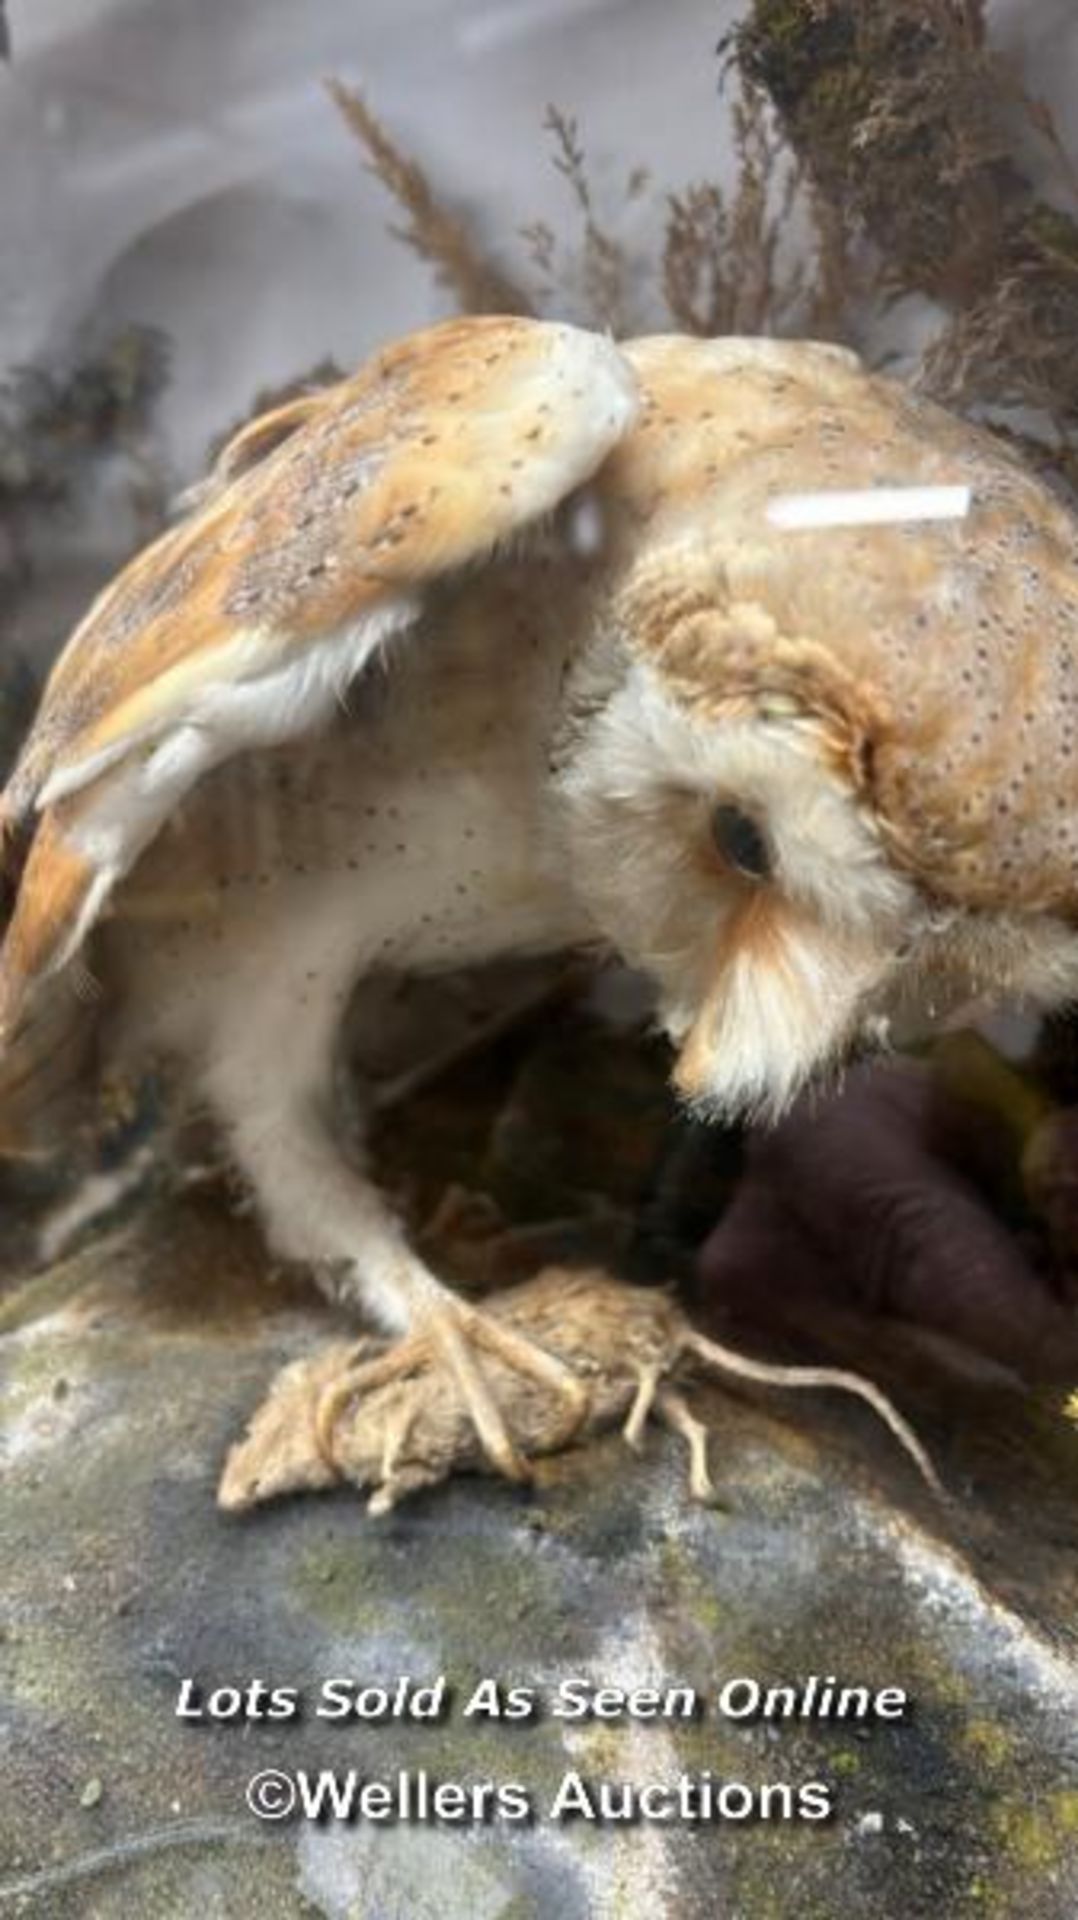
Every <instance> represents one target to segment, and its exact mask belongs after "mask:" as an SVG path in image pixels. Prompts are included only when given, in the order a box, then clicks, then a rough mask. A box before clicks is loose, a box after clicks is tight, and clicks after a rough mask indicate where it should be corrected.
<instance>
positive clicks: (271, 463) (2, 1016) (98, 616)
mask: <svg viewBox="0 0 1078 1920" xmlns="http://www.w3.org/2000/svg"><path fill="white" fill-rule="evenodd" d="M635 410H636V387H635V381H634V377H633V374H632V372H631V370H630V368H629V367H628V364H627V362H626V361H625V360H624V359H623V358H622V356H621V354H620V353H619V352H618V350H617V348H616V347H615V346H614V345H613V344H612V343H611V342H609V341H606V340H604V339H601V338H599V337H597V336H595V335H593V334H588V333H585V332H582V331H580V330H578V329H576V328H573V327H568V326H560V325H554V324H549V323H544V322H539V321H534V320H523V319H499V318H487V317H483V318H469V319H459V320H453V321H448V322H446V323H444V324H442V325H440V326H436V327H432V328H430V329H429V330H427V331H425V332H422V333H419V334H415V335H412V336H410V337H409V338H407V339H405V340H403V341H401V342H399V343H397V344H395V345H393V346H391V347H389V348H387V349H386V350H385V351H383V352H382V353H380V354H378V355H377V356H376V357H375V358H374V359H373V360H372V361H370V362H369V363H368V364H367V365H366V366H364V367H363V368H361V369H360V371H359V373H358V374H356V375H355V377H354V378H352V379H349V380H346V381H343V382H342V383H341V384H340V385H338V386H335V387H332V388H329V389H327V390H325V391H324V392H321V393H315V394H311V395H307V396H305V397H304V398H302V399H300V400H297V401H293V402H292V403H291V404H289V405H287V406H285V407H281V408H278V409H276V410H275V411H274V412H273V413H271V414H269V415H266V416H265V417H264V418H263V419H261V420H257V421H255V422H254V423H253V424H252V425H250V426H248V427H246V428H244V429H243V430H242V431H241V432H240V433H239V434H238V435H237V436H236V437H235V438H234V439H233V440H232V441H231V442H230V443H229V445H228V446H227V447H226V448H225V449H224V452H223V453H222V454H221V456H220V457H219V459H218V461H217V465H216V467H215V469H214V471H213V473H212V474H211V476H210V480H209V482H208V483H207V485H206V487H205V488H204V489H203V490H202V493H201V497H200V500H199V504H198V506H197V508H196V511H195V512H194V513H193V515H192V516H191V517H190V518H189V519H187V520H185V521H184V522H182V523H181V524H180V525H178V526H176V527H174V528H172V529H171V530H170V531H168V532H166V533H165V534H164V535H162V537H161V538H160V539H158V540H157V541H155V542H154V543H153V545H151V546H150V547H149V548H147V549H146V550H145V552H143V553H142V554H140V555H138V556H137V557H136V559H135V560H133V561H132V562H131V564H130V565H129V566H128V567H127V568H126V569H125V570H124V571H123V572H122V573H121V574H120V575H119V577H118V578H117V579H116V580H115V581H114V582H113V584H112V585H111V586H110V587H108V588H107V589H106V591H105V592H104V593H103V594H102V595H101V597H100V598H99V599H98V600H97V601H96V602H95V604H94V605H93V606H92V608H91V609H90V612H89V614H88V615H87V617H86V619H85V620H84V621H83V623H82V625H81V626H80V627H79V628H78V630H77V631H76V633H75V634H74V635H73V637H72V639H71V640H70V641H69V643H68V645H67V647H66V648H65V649H64V651H63V653H62V654H61V655H60V658H59V659H58V661H57V663H56V665H55V667H54V669H53V672H52V674H51V676H50V679H49V682H48V685H47V687H46V689H45V693H44V697H43V699H42V703H41V707H40V710H39V712H38V715H37V719H36V721H35V723H34V726H33V728H32V730H31V733H30V736H29V738H28V740H27V742H26V745H25V747H24V750H23V753H22V756H21V758H20V760H19V763H18V765H17V767H16V770H15V772H14V774H13V776H12V779H11V781H10V782H9V785H8V787H7V789H6V791H5V792H4V794H3V796H2V797H0V843H2V844H3V846H4V847H5V849H6V851H5V854H4V860H3V872H4V875H5V884H6V891H7V906H8V910H9V913H10V916H11V917H10V924H9V927H8V932H7V936H6V940H5V943H4V948H3V953H2V956H0V1025H2V1024H10V1020H11V1017H12V1012H13V1009H14V1008H16V1007H17V1006H18V1004H19V1003H20V1002H21V999H22V997H23V995H24V992H25V989H26V986H27V985H28V984H29V983H31V982H32V981H33V980H34V979H35V978H37V977H40V976H41V975H42V974H44V973H47V972H51V971H54V970H55V969H56V968H57V967H58V966H60V965H62V964H63V963H64V962H65V961H66V960H67V959H68V958H69V957H70V955H71V954H72V953H73V952H74V951H75V949H76V948H77V947H78V945H79V944H80V942H81V940H82V938H83V937H84V935H85V933H86V931H87V929H88V927H89V926H90V925H91V923H92V921H93V920H94V918H95V917H96V915H97V914H98V912H99V911H100V909H101V906H102V904H103V902H104V900H105V899H106V898H107V895H108V893H109V892H110V890H111V889H112V887H113V886H114V885H115V884H116V882H117V880H119V879H120V878H121V877H122V875H123V874H124V873H125V872H127V871H128V869H129V868H130V866H131V865H132V863H133V862H134V860H135V859H136V858H137V857H138V855H139V853H140V852H141V851H142V849H143V848H144V847H145V846H146V844H147V843H148V841H149V840H150V839H151V838H152V837H153V835H154V834H155V833H156V832H157V830H158V828H159V827H160V825H161V824H162V822H163V820H164V819H165V818H166V817H167V815H168V814H169V813H170V812H171V811H172V810H173V808H174V807H175V806H176V805H177V804H178V802H179V801H180V800H181V799H182V798H183V796H184V794H185V793H186V792H187V791H188V789H189V788H190V787H191V786H192V784H193V783H194V782H195V781H196V780H198V779H199V778H200V777H201V776H202V774H204V773H205V772H206V771H207V770H208V769H209V768H210V767H212V766H214V765H216V764H218V763H219V762H220V761H222V760H224V759H226V758H228V757H229V756H230V755H232V754H233V753H236V752H238V751H240V750H242V749H244V748H250V747H257V746H268V745H273V744H276V743H278V742H280V741H283V740H286V739H289V738H292V737H294V736H295V735H297V734H299V733H302V732H305V731H307V730H308V729H310V728H312V727H315V726H317V725H318V724H319V723H320V722H321V721H323V720H324V719H326V718H328V716H329V715H330V714H331V713H332V712H333V710H334V707H335V705H336V703H337V701H338V700H339V699H340V697H341V694H342V692H343V690H344V689H345V688H346V686H347V685H348V684H349V683H350V682H351V681H352V680H354V678H355V677H356V675H357V674H359V673H361V672H362V670H363V668H364V667H365V665H366V664H367V662H368V661H369V660H370V659H371V657H372V655H373V654H375V653H376V652H377V651H378V650H380V649H382V648H384V646H385V645H386V643H387V642H389V641H391V640H393V639H394V638H395V636H397V635H399V634H401V633H402V632H403V630H404V629H406V628H407V627H408V626H409V625H410V624H411V623H412V622H413V621H414V620H415V617H416V615H417V613H418V612H419V611H420V609H421V607H422V605H423V600H424V591H425V589H426V588H427V587H429V585H430V584H431V583H432V582H434V581H435V580H437V579H438V578H439V577H440V576H443V575H445V574H446V573H447V572H449V571H451V570H453V569H455V568H458V567H461V566H462V565H464V564H466V563H468V562H474V561H476V560H478V559H482V558H484V557H486V556H488V555H490V554H491V553H492V552H493V551H494V550H495V549H496V548H497V546H498V545H499V543H500V542H502V541H504V540H506V539H507V538H509V537H510V536H512V535H513V534H515V533H516V532H517V531H518V530H520V529H522V528H524V527H526V526H528V525H529V524H530V523H531V522H533V521H535V520H537V519H539V518H541V517H542V516H543V515H544V514H546V513H547V512H549V511H550V510H551V509H552V508H554V507H555V506H556V505H557V504H558V502H559V501H560V500H562V499H563V498H564V497H565V496H566V495H567V494H569V493H570V492H572V490H573V489H574V488H576V487H578V486H579V485H581V484H582V483H583V482H584V481H585V480H587V479H588V478H589V477H590V476H591V475H592V474H593V473H594V472H595V470H596V469H597V468H598V466H599V465H600V464H601V462H602V461H603V459H604V458H605V457H606V455H607V453H608V452H609V451H610V449H611V448H612V447H613V446H614V444H615V442H616V441H617V440H618V439H619V438H620V437H621V435H622V434H623V433H624V432H625V431H626V430H627V429H628V427H629V426H630V425H631V423H632V420H633V418H634V415H635Z"/></svg>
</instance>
